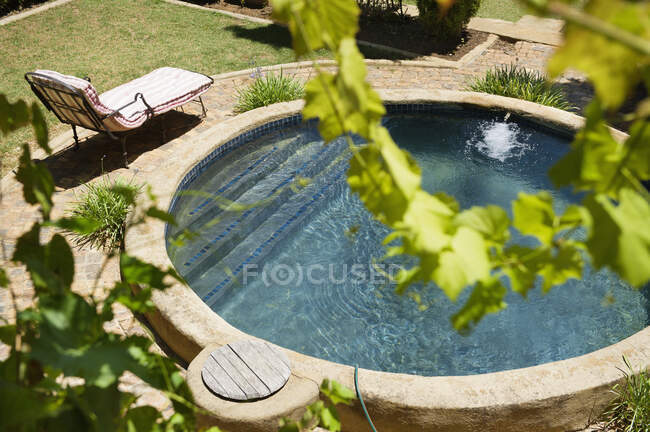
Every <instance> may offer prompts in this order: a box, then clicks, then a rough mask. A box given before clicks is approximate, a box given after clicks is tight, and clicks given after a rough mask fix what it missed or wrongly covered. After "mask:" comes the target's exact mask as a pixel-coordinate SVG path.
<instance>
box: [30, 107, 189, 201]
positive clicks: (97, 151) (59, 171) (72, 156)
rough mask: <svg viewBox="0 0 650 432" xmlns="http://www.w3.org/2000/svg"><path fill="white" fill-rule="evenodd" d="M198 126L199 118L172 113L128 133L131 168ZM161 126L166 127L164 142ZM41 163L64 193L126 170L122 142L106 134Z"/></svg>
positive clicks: (88, 139) (58, 153) (72, 145)
mask: <svg viewBox="0 0 650 432" xmlns="http://www.w3.org/2000/svg"><path fill="white" fill-rule="evenodd" d="M199 123H201V119H200V118H199V117H198V116H196V115H192V114H186V113H182V112H179V111H170V112H168V113H166V114H163V115H161V116H159V117H156V118H154V119H153V120H152V121H151V122H150V123H147V124H145V126H143V127H141V128H138V129H136V130H134V131H133V132H130V133H128V135H127V138H126V151H127V154H128V161H129V164H131V163H132V162H133V161H134V160H136V159H137V158H138V157H139V156H140V155H142V154H144V153H146V152H148V151H151V150H154V149H156V148H161V147H163V146H165V145H166V144H167V143H169V142H170V141H173V140H175V139H176V138H178V137H180V136H182V135H183V134H185V133H187V132H188V131H190V130H192V129H193V128H194V127H196V126H197V125H198V124H199ZM161 125H164V130H165V134H164V139H163V134H162V132H161ZM42 162H43V163H44V164H45V166H46V167H47V168H48V169H49V170H50V172H51V173H52V177H53V179H54V184H55V185H56V186H58V187H61V188H63V189H70V188H74V187H76V186H79V185H81V184H83V183H87V182H89V181H91V180H93V179H94V178H96V177H100V176H101V175H102V174H108V173H110V172H112V171H115V170H118V169H120V168H124V158H123V156H122V145H121V144H120V141H119V140H113V139H111V138H109V137H108V136H107V135H106V134H95V135H92V136H90V137H88V138H87V139H85V140H84V139H82V140H81V142H80V145H79V149H77V150H75V148H74V144H72V143H71V145H70V146H68V147H66V148H65V149H62V150H60V151H59V152H57V153H54V154H53V155H51V156H49V157H47V158H45V159H43V160H42Z"/></svg>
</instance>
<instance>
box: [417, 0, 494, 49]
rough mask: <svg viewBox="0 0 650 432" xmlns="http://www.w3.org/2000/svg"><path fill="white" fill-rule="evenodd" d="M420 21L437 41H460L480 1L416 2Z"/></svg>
mask: <svg viewBox="0 0 650 432" xmlns="http://www.w3.org/2000/svg"><path fill="white" fill-rule="evenodd" d="M417 5H418V10H419V11H420V20H421V21H422V23H423V24H424V26H425V27H426V29H427V30H428V32H429V35H430V36H432V37H434V38H436V39H439V40H452V41H457V40H460V37H461V35H462V33H463V30H464V29H465V26H467V23H468V22H469V20H470V18H472V17H473V16H474V15H476V12H478V8H479V7H480V6H481V0H455V1H449V0H417Z"/></svg>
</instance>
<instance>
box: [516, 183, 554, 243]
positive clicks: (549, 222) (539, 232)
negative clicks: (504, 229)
mask: <svg viewBox="0 0 650 432" xmlns="http://www.w3.org/2000/svg"><path fill="white" fill-rule="evenodd" d="M512 212H513V214H514V222H513V225H514V227H515V228H517V229H518V230H519V231H520V232H521V233H522V234H525V235H532V236H535V237H537V238H538V239H539V241H540V242H542V244H545V245H550V244H551V242H552V241H553V236H554V235H555V229H554V220H555V212H554V211H553V199H552V197H551V195H550V194H549V193H548V192H545V191H542V192H540V193H538V194H537V195H530V194H526V193H523V192H520V193H519V195H518V197H517V200H515V201H513V202H512Z"/></svg>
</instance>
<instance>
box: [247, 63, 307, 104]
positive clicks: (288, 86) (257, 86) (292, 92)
mask: <svg viewBox="0 0 650 432" xmlns="http://www.w3.org/2000/svg"><path fill="white" fill-rule="evenodd" d="M258 73H259V72H258ZM237 93H238V98H239V100H238V101H237V105H236V106H235V111H236V112H239V113H242V112H246V111H250V110H252V109H255V108H259V107H263V106H267V105H271V104H274V103H278V102H289V101H292V100H296V99H300V98H302V97H303V95H304V94H305V89H304V86H303V84H302V83H301V82H300V81H298V80H296V79H294V78H292V77H287V76H284V75H283V74H282V72H280V74H279V75H276V74H274V73H272V72H269V73H267V74H266V76H264V75H261V76H260V75H258V76H257V78H256V79H255V81H253V83H252V84H251V85H249V86H248V87H246V88H244V89H243V90H237Z"/></svg>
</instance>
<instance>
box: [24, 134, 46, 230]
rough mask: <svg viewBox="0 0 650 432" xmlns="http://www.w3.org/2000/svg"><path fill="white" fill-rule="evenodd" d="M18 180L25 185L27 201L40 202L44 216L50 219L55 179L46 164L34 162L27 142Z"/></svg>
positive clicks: (30, 202) (31, 202)
mask: <svg viewBox="0 0 650 432" xmlns="http://www.w3.org/2000/svg"><path fill="white" fill-rule="evenodd" d="M16 180H18V181H19V182H20V183H22V185H23V196H24V198H25V201H27V202H28V203H29V204H39V205H40V206H41V209H40V210H41V213H42V214H43V218H44V219H45V220H48V219H49V217H50V211H51V210H52V205H53V203H52V194H53V193H54V180H53V179H52V175H51V174H50V172H49V171H48V170H47V168H46V167H45V166H44V165H42V164H35V163H34V162H32V159H31V154H30V152H29V147H28V146H27V144H24V145H23V153H22V155H21V156H20V160H19V165H18V171H17V172H16Z"/></svg>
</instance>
